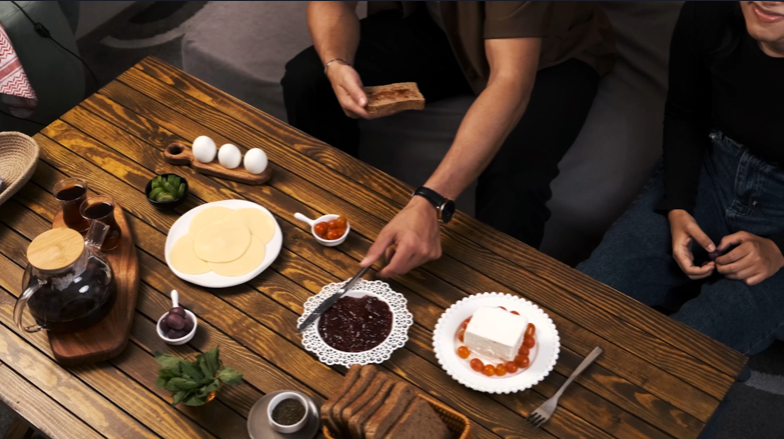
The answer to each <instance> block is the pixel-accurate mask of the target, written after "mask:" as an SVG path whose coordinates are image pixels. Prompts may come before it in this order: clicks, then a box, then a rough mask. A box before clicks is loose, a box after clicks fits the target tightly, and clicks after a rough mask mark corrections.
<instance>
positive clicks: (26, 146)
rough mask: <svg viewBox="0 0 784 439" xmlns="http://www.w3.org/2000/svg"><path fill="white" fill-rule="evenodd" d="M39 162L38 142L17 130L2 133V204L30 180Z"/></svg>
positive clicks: (0, 201) (0, 180)
mask: <svg viewBox="0 0 784 439" xmlns="http://www.w3.org/2000/svg"><path fill="white" fill-rule="evenodd" d="M37 164H38V144H37V143H35V140H33V139H32V138H30V137H29V136H26V135H24V134H22V133H18V132H16V131H6V132H2V133H0V204H3V203H5V202H6V201H7V200H8V199H9V198H11V197H12V196H14V194H15V193H16V192H17V191H18V190H19V189H21V188H22V186H24V184H25V183H27V181H28V180H30V177H32V176H33V172H35V166H36V165H37Z"/></svg>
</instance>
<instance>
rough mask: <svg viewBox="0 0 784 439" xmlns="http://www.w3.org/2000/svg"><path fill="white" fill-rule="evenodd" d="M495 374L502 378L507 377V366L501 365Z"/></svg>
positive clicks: (496, 368)
mask: <svg viewBox="0 0 784 439" xmlns="http://www.w3.org/2000/svg"><path fill="white" fill-rule="evenodd" d="M495 374H496V375H498V376H500V377H502V376H504V375H506V365H505V364H504V363H501V364H499V365H498V366H496V367H495Z"/></svg>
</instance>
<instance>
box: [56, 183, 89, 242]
mask: <svg viewBox="0 0 784 439" xmlns="http://www.w3.org/2000/svg"><path fill="white" fill-rule="evenodd" d="M54 197H55V198H57V201H59V202H60V207H62V209H63V221H64V222H65V225H66V226H67V227H68V228H70V229H73V230H76V231H77V232H79V233H84V232H86V231H87V229H88V228H90V223H89V222H88V221H87V220H86V219H85V218H84V217H82V214H81V213H80V212H79V206H81V205H82V203H83V202H84V200H85V199H86V198H87V182H86V181H84V180H82V179H80V178H66V179H65V180H63V181H61V182H59V183H57V184H56V185H55V186H54Z"/></svg>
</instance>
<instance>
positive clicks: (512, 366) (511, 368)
mask: <svg viewBox="0 0 784 439" xmlns="http://www.w3.org/2000/svg"><path fill="white" fill-rule="evenodd" d="M506 371H507V372H509V373H515V372H517V363H515V362H514V361H507V362H506Z"/></svg>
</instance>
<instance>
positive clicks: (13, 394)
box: [0, 363, 103, 439]
mask: <svg viewBox="0 0 784 439" xmlns="http://www.w3.org/2000/svg"><path fill="white" fill-rule="evenodd" d="M0 382H2V383H3V392H2V393H0V398H2V400H3V401H4V402H5V403H6V404H7V405H8V406H9V407H10V408H11V409H12V410H14V411H16V412H17V413H19V414H20V415H21V416H23V417H24V418H25V420H26V422H29V423H30V424H32V425H34V426H35V427H36V428H38V429H39V430H41V432H43V433H44V434H45V435H47V436H48V437H49V438H50V439H101V438H102V437H103V436H101V435H100V434H98V433H97V432H96V431H95V430H93V429H92V428H90V427H89V426H87V425H86V424H85V423H84V422H83V421H82V420H81V419H79V418H77V417H76V416H75V415H73V414H72V413H70V412H69V411H68V410H66V409H65V408H63V406H61V405H60V404H58V403H57V402H55V401H53V400H52V399H51V398H50V397H49V396H47V395H46V394H45V393H44V392H43V391H41V390H40V389H38V388H36V387H35V386H34V385H32V384H30V383H29V382H28V381H27V380H25V379H24V378H22V376H20V375H19V374H17V373H16V372H14V371H13V370H11V368H9V367H8V366H6V365H4V364H2V363H0ZM7 437H8V436H6V438H7Z"/></svg>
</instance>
